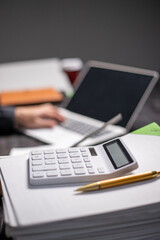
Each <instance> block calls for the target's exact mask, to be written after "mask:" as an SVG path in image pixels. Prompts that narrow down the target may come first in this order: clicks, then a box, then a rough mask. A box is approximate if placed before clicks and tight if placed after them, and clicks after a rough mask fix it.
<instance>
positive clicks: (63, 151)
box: [56, 149, 66, 153]
mask: <svg viewBox="0 0 160 240" xmlns="http://www.w3.org/2000/svg"><path fill="white" fill-rule="evenodd" d="M56 153H66V149H57V150H56Z"/></svg>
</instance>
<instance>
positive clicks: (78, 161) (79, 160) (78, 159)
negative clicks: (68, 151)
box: [71, 158, 82, 163]
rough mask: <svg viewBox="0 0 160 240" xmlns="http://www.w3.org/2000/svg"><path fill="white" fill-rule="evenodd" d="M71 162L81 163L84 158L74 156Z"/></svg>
mask: <svg viewBox="0 0 160 240" xmlns="http://www.w3.org/2000/svg"><path fill="white" fill-rule="evenodd" d="M71 162H72V163H80V162H82V160H81V159H80V158H72V159H71Z"/></svg>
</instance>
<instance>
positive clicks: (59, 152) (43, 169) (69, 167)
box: [29, 138, 138, 185]
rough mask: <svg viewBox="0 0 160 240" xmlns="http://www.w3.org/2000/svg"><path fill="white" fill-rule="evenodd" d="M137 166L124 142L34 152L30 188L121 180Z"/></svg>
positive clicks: (30, 164)
mask: <svg viewBox="0 0 160 240" xmlns="http://www.w3.org/2000/svg"><path fill="white" fill-rule="evenodd" d="M137 167H138V164H137V162H136V160H135V158H134V156H133V155H132V154H131V152H130V151H129V149H128V148H127V146H126V145H125V143H124V142H123V140H122V139H120V138H119V139H116V140H113V141H110V142H107V143H103V144H100V145H97V146H90V147H74V148H62V149H49V150H47V149H46V150H43V151H41V150H38V151H31V152H30V154H29V182H30V184H31V185H46V184H66V183H81V182H90V181H97V180H104V179H107V178H112V177H118V176H120V175H123V174H125V173H127V172H129V171H132V170H134V169H136V168H137Z"/></svg>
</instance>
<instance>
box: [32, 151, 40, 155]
mask: <svg viewBox="0 0 160 240" xmlns="http://www.w3.org/2000/svg"><path fill="white" fill-rule="evenodd" d="M41 153H42V152H41V151H32V152H31V154H32V155H40V154H41Z"/></svg>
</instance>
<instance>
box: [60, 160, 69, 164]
mask: <svg viewBox="0 0 160 240" xmlns="http://www.w3.org/2000/svg"><path fill="white" fill-rule="evenodd" d="M58 162H59V163H60V164H62V163H69V161H68V159H59V160H58Z"/></svg>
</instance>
